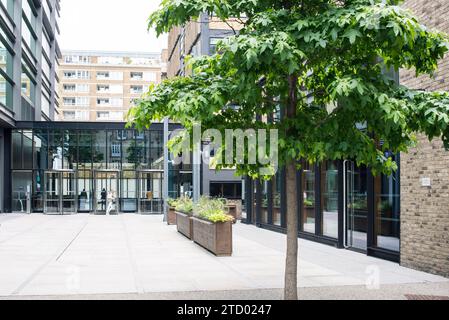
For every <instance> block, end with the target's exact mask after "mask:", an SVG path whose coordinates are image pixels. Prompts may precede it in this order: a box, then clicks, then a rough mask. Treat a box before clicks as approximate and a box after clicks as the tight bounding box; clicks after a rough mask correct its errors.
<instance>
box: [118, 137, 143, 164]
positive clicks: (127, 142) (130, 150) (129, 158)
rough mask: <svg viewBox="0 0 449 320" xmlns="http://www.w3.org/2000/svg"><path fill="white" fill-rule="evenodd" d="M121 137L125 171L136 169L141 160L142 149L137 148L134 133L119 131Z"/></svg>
mask: <svg viewBox="0 0 449 320" xmlns="http://www.w3.org/2000/svg"><path fill="white" fill-rule="evenodd" d="M119 135H120V136H121V138H122V139H121V142H122V144H123V169H124V170H127V169H128V170H131V169H136V168H137V166H138V163H139V159H140V158H141V156H140V152H141V149H140V148H139V147H138V146H137V141H136V140H135V139H134V131H132V130H123V131H119Z"/></svg>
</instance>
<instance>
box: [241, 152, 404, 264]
mask: <svg viewBox="0 0 449 320" xmlns="http://www.w3.org/2000/svg"><path fill="white" fill-rule="evenodd" d="M388 156H391V155H388ZM395 158H396V159H395V160H396V161H397V163H399V162H400V161H399V156H396V157H395ZM285 183H286V178H285V176H284V175H283V172H282V170H281V171H280V172H279V173H278V174H277V176H276V178H273V179H272V180H271V181H268V182H258V181H251V180H248V182H247V186H248V191H247V193H246V199H247V200H248V201H247V202H246V211H247V212H246V214H247V220H246V222H247V223H254V224H256V225H258V226H261V227H263V228H268V229H274V230H278V231H281V232H284V231H285V228H286V222H287V221H286V208H285V207H284V205H285V203H286V195H285ZM297 189H298V217H299V224H298V235H299V236H300V237H304V238H307V239H310V240H315V241H318V242H322V243H326V244H331V245H334V246H338V247H341V248H349V249H353V250H356V251H362V252H366V253H368V254H369V255H376V254H378V255H379V256H380V257H383V258H385V257H387V258H388V259H390V260H394V261H397V259H398V257H399V250H400V221H401V220H400V170H399V171H398V172H396V173H395V174H393V175H392V176H385V175H378V176H374V175H373V174H372V173H371V172H370V170H369V169H368V168H367V167H364V166H357V165H356V164H355V163H354V162H352V161H325V162H323V163H320V164H309V163H302V166H301V170H299V171H298V173H297Z"/></svg>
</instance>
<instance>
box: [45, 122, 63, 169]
mask: <svg viewBox="0 0 449 320" xmlns="http://www.w3.org/2000/svg"><path fill="white" fill-rule="evenodd" d="M48 138H49V139H48V140H49V143H48V157H49V159H50V168H51V169H53V170H61V169H62V162H63V161H62V160H63V159H62V157H63V139H62V138H63V137H62V132H61V131H59V130H50V132H49V135H48Z"/></svg>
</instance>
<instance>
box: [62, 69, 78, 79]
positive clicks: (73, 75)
mask: <svg viewBox="0 0 449 320" xmlns="http://www.w3.org/2000/svg"><path fill="white" fill-rule="evenodd" d="M76 77H77V73H76V71H72V70H71V71H64V78H66V79H76Z"/></svg>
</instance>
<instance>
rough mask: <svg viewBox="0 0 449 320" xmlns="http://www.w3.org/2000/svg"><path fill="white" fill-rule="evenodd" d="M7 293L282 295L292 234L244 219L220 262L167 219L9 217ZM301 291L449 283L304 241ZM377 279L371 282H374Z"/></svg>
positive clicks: (365, 292)
mask: <svg viewBox="0 0 449 320" xmlns="http://www.w3.org/2000/svg"><path fill="white" fill-rule="evenodd" d="M0 224H1V225H0V297H2V298H3V299H5V298H7V299H8V298H13V299H17V298H30V297H36V296H38V298H46V297H47V298H48V297H56V298H64V297H65V298H70V297H72V298H73V297H76V298H86V297H90V298H95V297H97V298H105V297H106V298H130V299H139V298H148V299H170V298H175V299H190V298H192V299H198V298H205V299H208V298H211V299H221V298H242V299H248V298H249V299H251V298H253V299H270V298H273V299H278V298H281V297H282V290H280V289H281V288H282V287H283V270H284V261H285V256H284V252H285V235H282V234H278V233H274V232H270V231H266V230H261V229H258V228H255V227H253V226H247V225H243V224H237V225H235V228H234V255H233V256H232V257H227V258H217V257H215V256H214V255H212V254H210V253H209V252H207V251H206V250H204V249H203V248H201V247H199V246H197V245H195V244H194V243H193V242H190V241H189V240H187V239H186V238H184V237H183V236H182V235H180V234H178V233H177V232H176V227H173V226H167V225H166V224H164V223H163V222H162V217H161V216H140V215H120V216H92V215H74V216H44V215H38V214H35V215H0ZM299 268H300V277H299V286H300V296H301V298H303V299H308V298H314V299H316V298H329V299H345V298H347V299H357V298H363V297H366V298H374V299H382V298H391V299H402V298H404V297H405V295H406V294H427V295H437V296H449V279H445V278H442V277H439V276H435V275H430V274H426V273H423V272H418V271H414V270H411V269H407V268H403V267H401V266H399V265H398V264H396V263H391V262H388V261H384V260H379V259H375V258H371V257H367V256H365V255H363V254H359V253H355V252H352V251H347V250H337V249H335V248H333V247H329V246H325V245H321V244H317V243H314V242H309V241H303V240H301V242H300V267H299ZM367 285H368V287H367Z"/></svg>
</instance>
